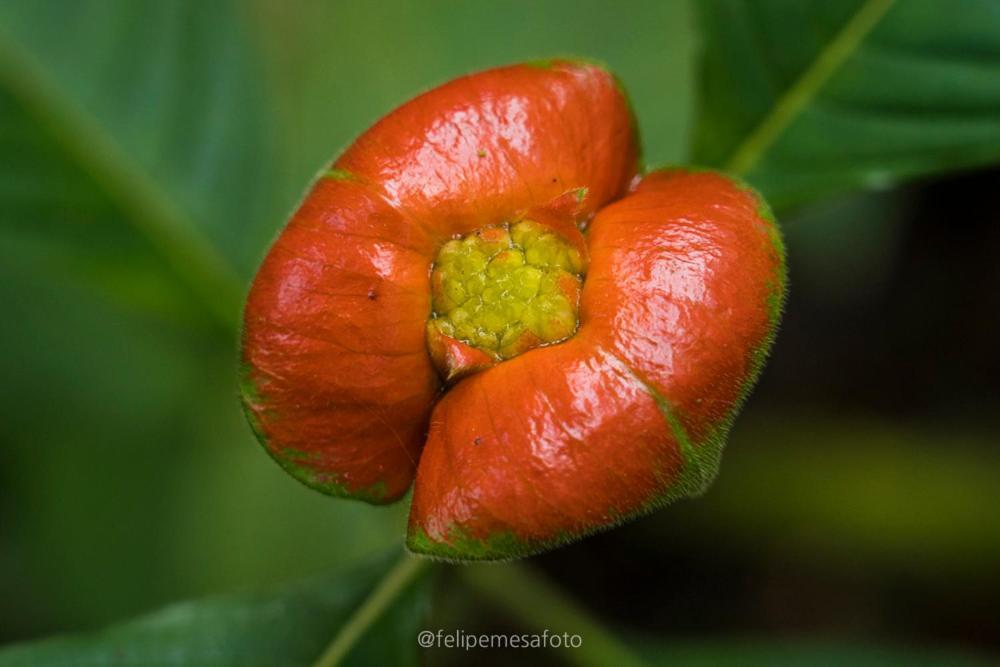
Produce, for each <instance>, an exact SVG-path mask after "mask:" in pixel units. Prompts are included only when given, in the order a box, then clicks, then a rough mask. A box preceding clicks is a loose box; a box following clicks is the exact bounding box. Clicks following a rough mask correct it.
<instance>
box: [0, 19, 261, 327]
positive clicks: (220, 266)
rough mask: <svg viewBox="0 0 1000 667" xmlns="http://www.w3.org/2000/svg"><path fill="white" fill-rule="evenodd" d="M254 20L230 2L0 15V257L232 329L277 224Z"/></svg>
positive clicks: (121, 296)
mask: <svg viewBox="0 0 1000 667" xmlns="http://www.w3.org/2000/svg"><path fill="white" fill-rule="evenodd" d="M243 23H244V22H243V21H241V20H240V15H239V13H238V12H237V11H235V9H234V8H233V7H231V6H230V4H229V3H226V2H213V3H200V2H193V1H182V2H169V3H157V2H151V1H147V2H132V1H130V0H112V1H103V0H102V1H92V2H81V3H36V2H23V1H22V2H6V3H2V4H0V151H2V152H3V154H4V156H5V159H4V164H3V166H2V168H0V248H2V249H3V250H6V251H7V252H8V253H10V254H12V255H18V256H24V255H25V254H27V255H28V256H29V257H34V258H37V262H33V264H35V265H36V269H37V270H40V271H43V272H46V273H49V272H51V273H61V272H63V270H64V269H70V270H71V271H72V274H71V275H73V276H74V277H76V278H77V279H84V280H86V281H88V282H90V283H91V284H95V285H97V286H99V287H101V288H102V289H103V290H106V291H108V292H110V293H111V294H112V296H115V297H117V298H119V299H123V300H125V301H126V302H129V303H132V304H138V305H142V306H144V307H146V308H148V309H151V310H154V311H165V312H166V313H167V314H168V315H178V314H180V315H182V316H185V317H187V318H188V319H190V318H191V317H192V313H190V312H186V311H190V304H189V302H193V303H195V304H200V307H201V309H202V313H205V314H208V315H209V316H211V317H213V318H215V319H216V320H217V321H219V322H221V323H222V324H223V325H224V326H225V327H226V328H227V330H230V331H231V330H232V328H233V326H234V324H235V322H236V319H237V317H238V314H239V309H240V301H241V299H242V292H243V287H242V283H243V280H242V278H241V275H247V274H248V272H249V269H250V268H251V267H252V266H253V264H254V263H255V262H256V259H257V257H258V256H259V252H260V240H261V237H262V235H261V234H260V233H259V232H258V233H254V232H255V231H257V230H260V229H261V228H263V227H266V228H267V229H270V228H271V227H272V225H273V220H274V219H275V218H276V217H277V215H278V212H277V210H276V208H275V204H274V201H275V200H274V198H273V193H272V191H270V190H268V189H267V188H263V187H261V185H262V184H263V183H266V181H267V177H268V170H269V169H274V168H275V165H274V164H273V162H274V160H273V159H272V158H273V155H272V154H273V152H274V151H273V146H272V145H271V143H270V139H269V137H268V134H267V131H266V130H267V123H266V118H267V113H268V112H267V106H266V104H265V99H264V98H262V97H261V96H260V94H259V92H258V88H257V83H256V80H257V77H258V73H257V72H256V68H255V66H254V62H255V61H254V58H253V57H252V53H251V51H250V44H249V42H248V40H247V38H246V35H245V29H244V26H243ZM66 26H72V29H67V27H66Z"/></svg>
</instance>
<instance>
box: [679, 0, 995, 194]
mask: <svg viewBox="0 0 1000 667" xmlns="http://www.w3.org/2000/svg"><path fill="white" fill-rule="evenodd" d="M699 7H700V14H701V24H702V26H703V30H704V33H705V36H704V37H705V46H704V55H703V60H702V74H701V80H700V88H701V94H700V104H699V107H700V109H699V112H698V114H697V119H698V126H697V131H696V138H695V150H694V153H695V158H696V159H697V160H698V161H700V162H703V163H706V164H712V165H719V166H722V167H724V168H726V169H728V170H730V171H734V172H739V173H744V174H745V175H746V176H747V178H748V179H749V180H750V182H752V183H753V184H754V185H756V186H757V187H759V188H761V189H762V190H763V191H764V192H765V194H767V195H768V197H769V198H770V199H771V200H772V204H774V205H776V206H786V205H790V204H797V203H801V202H805V201H809V200H814V199H818V198H820V197H823V196H826V195H829V194H831V193H834V192H838V191H844V190H849V189H852V188H859V187H886V186H889V185H891V184H893V183H896V182H898V181H900V180H902V179H905V178H908V177H913V176H918V175H922V174H931V173H935V172H941V171H945V170H951V169H959V168H964V167H972V166H975V165H981V164H985V163H989V162H993V161H996V160H997V159H1000V114H998V113H997V110H998V109H1000V5H998V4H997V3H996V2H995V1H994V0H965V1H963V2H961V3H958V4H955V3H947V2H935V1H934V0H912V1H909V2H899V3H895V4H893V2H892V0H864V1H862V0H835V1H833V2H787V1H783V0H763V1H757V0H754V1H753V2H751V1H750V0H710V1H708V2H704V3H699Z"/></svg>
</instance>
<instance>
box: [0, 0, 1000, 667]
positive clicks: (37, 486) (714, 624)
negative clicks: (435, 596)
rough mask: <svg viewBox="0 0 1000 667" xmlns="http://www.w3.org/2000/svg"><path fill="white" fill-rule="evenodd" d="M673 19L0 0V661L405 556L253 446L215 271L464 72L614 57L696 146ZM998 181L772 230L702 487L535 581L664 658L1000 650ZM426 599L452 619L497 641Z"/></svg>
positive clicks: (639, 107)
mask: <svg viewBox="0 0 1000 667" xmlns="http://www.w3.org/2000/svg"><path fill="white" fill-rule="evenodd" d="M693 14H694V12H693V9H692V7H691V6H689V4H688V3H686V2H680V1H674V2H627V3H596V2H595V3H579V2H571V1H565V2H544V3H542V2H537V3H536V2H517V3H513V2H489V3H480V2H468V3H465V2H426V3H409V2H379V3H361V2H354V3H348V2H342V3H339V2H338V3H313V2H280V3H278V2H266V1H263V0H260V1H257V2H244V3H233V4H230V3H225V2H221V1H220V2H207V3H200V2H180V1H168V2H149V3H135V2H131V1H129V0H101V1H96V2H82V3H77V2H51V3H33V2H3V3H0V154H2V155H3V160H2V162H0V303H2V304H3V305H4V311H5V312H4V318H3V324H2V325H0V378H2V382H0V643H4V642H12V641H16V640H23V639H30V638H35V637H39V636H42V635H47V634H50V633H55V632H66V631H77V630H86V629H93V628H97V627H100V626H103V625H105V624H107V623H108V622H111V621H114V620H117V619H122V618H125V617H128V616H131V615H134V614H137V613H139V612H143V611H146V610H149V609H151V608H154V607H156V606H159V605H162V604H164V603H166V602H169V601H173V600H178V599H184V598H191V597H197V596H201V595H204V594H207V593H215V592H221V591H229V590H234V589H247V588H255V587H258V586H262V585H269V584H274V583H277V582H284V581H290V580H294V579H297V578H301V577H303V576H305V575H308V574H311V573H316V572H320V571H324V570H327V569H329V568H331V567H335V566H337V565H338V564H342V563H349V562H356V561H358V560H360V559H364V558H366V557H367V556H369V555H371V554H375V553H378V552H381V551H382V550H384V549H385V548H387V547H391V546H394V545H398V544H399V543H400V542H401V539H402V534H403V531H404V523H405V511H406V507H405V506H403V505H400V506H397V507H392V508H388V509H376V508H370V507H367V506H362V505H359V504H354V503H350V502H337V501H332V500H330V499H328V498H325V497H323V496H321V495H319V494H317V493H314V492H312V491H309V490H307V489H306V488H304V487H302V486H300V485H299V484H296V483H295V482H293V481H292V480H291V479H290V478H288V477H287V476H285V475H284V473H282V472H281V471H280V470H279V468H278V467H277V466H275V465H274V464H273V463H272V461H271V460H270V459H269V458H268V457H267V456H265V455H264V454H263V452H262V451H261V450H260V448H259V447H258V446H257V445H256V444H255V443H254V441H253V437H252V435H251V433H250V430H249V428H248V427H247V426H246V424H245V422H244V420H243V418H242V415H241V413H240V409H239V405H238V401H237V397H236V389H235V381H234V366H235V363H234V362H235V355H236V351H235V333H234V329H233V328H232V326H231V325H232V317H233V316H235V310H234V309H233V304H236V306H235V307H238V300H239V299H240V298H241V296H242V295H241V294H240V293H238V290H237V291H236V292H234V291H233V289H232V288H231V285H239V286H241V289H242V286H244V285H246V284H247V283H248V281H249V279H250V278H251V276H252V274H253V271H254V269H255V267H256V265H257V263H258V262H259V260H260V259H261V257H262V256H263V253H264V252H265V250H266V247H267V245H268V243H269V241H270V239H271V238H272V237H273V236H274V235H275V233H276V232H277V230H278V229H279V228H280V226H281V224H282V223H283V221H284V219H285V217H286V216H287V214H288V213H289V211H290V210H291V209H292V208H293V207H294V206H295V204H296V202H297V200H298V198H299V197H300V196H301V192H302V190H303V188H304V186H305V185H306V184H307V183H308V182H309V180H310V178H311V177H312V175H313V174H314V173H315V172H316V171H317V170H318V169H319V168H320V166H321V165H322V164H323V163H324V162H325V161H327V160H328V159H330V158H331V157H332V156H333V155H335V154H336V153H337V152H338V151H339V150H341V149H342V148H343V147H344V146H346V145H347V144H348V143H350V141H351V140H352V139H353V138H354V137H355V136H356V135H357V134H359V133H360V132H361V131H362V130H364V129H365V128H366V127H367V126H368V125H370V124H371V123H372V122H373V120H374V119H376V118H377V117H379V116H380V115H382V114H384V113H386V112H388V111H389V110H391V109H392V108H393V107H395V106H396V105H398V104H399V103H401V102H403V101H405V100H406V99H408V98H410V97H412V96H413V95H414V94H416V93H418V92H420V91H422V90H425V89H427V88H428V87H430V86H432V85H434V84H437V83H440V82H443V81H445V80H447V79H449V78H451V77H454V76H456V75H459V74H462V73H466V72H470V71H474V70H477V69H481V68H484V67H488V66H492V65H497V64H503V63H508V62H514V61H519V60H525V59H532V58H539V57H546V56H551V55H554V54H582V55H586V56H590V57H594V58H598V59H601V60H604V61H606V62H607V63H609V64H610V66H611V67H612V68H613V69H614V70H615V71H616V72H617V73H618V74H619V75H620V76H621V78H622V80H623V82H624V84H625V86H626V87H627V89H628V90H629V92H630V94H631V96H632V98H633V101H634V104H635V108H636V111H637V115H638V117H639V121H640V125H641V128H642V134H643V139H644V143H645V156H646V160H647V162H649V163H651V164H662V163H670V162H680V161H684V160H685V158H686V157H687V153H688V147H689V145H690V144H691V142H692V140H691V136H692V129H693V126H694V122H695V93H696V90H695V60H696V54H697V49H698V48H699V40H698V32H697V30H696V29H695V26H694V15H693ZM998 184H1000V171H997V170H996V169H995V168H994V169H990V168H988V167H983V168H981V169H980V170H978V171H974V172H966V173H963V174H960V175H952V176H949V177H947V178H945V177H940V178H935V179H924V180H923V181H920V182H918V183H915V184H911V185H908V186H906V187H903V188H897V189H893V190H885V191H882V192H874V193H871V192H870V193H867V194H861V195H844V196H838V197H835V198H833V199H829V200H825V201H824V202H822V203H819V204H812V205H809V206H799V207H798V208H795V209H783V210H781V211H779V212H780V213H781V216H780V217H781V219H782V222H783V225H784V229H785V233H786V236H787V243H788V247H789V252H790V264H791V276H792V297H791V301H790V303H789V305H788V309H787V312H786V318H785V323H784V326H783V328H782V331H781V333H780V336H779V338H778V343H777V346H776V349H775V352H774V354H773V358H772V362H771V364H770V365H769V367H768V368H767V369H766V371H765V375H764V379H763V381H762V384H761V386H760V387H759V389H758V391H757V392H756V394H755V395H754V396H753V397H752V398H751V401H750V403H749V405H748V407H747V409H746V411H745V413H744V415H743V417H742V418H741V419H740V420H739V421H738V422H737V426H736V428H735V431H734V433H733V436H732V439H731V442H730V446H729V449H728V452H727V455H726V457H725V460H724V464H723V470H722V474H721V476H720V478H719V480H718V482H717V483H716V485H715V487H714V488H713V489H712V490H711V491H710V492H709V493H708V494H707V495H706V497H705V498H704V499H702V500H699V501H694V502H691V501H688V502H684V503H681V504H678V505H677V506H676V507H673V508H670V509H668V510H665V511H662V512H659V513H657V514H655V515H653V516H651V517H648V518H646V519H644V520H641V521H638V522H636V523H634V524H631V525H629V526H626V527H624V528H622V529H619V530H616V531H612V532H611V533H607V534H604V535H601V536H598V537H595V538H593V539H590V540H587V541H585V542H583V543H581V544H578V545H575V546H572V547H569V548H566V549H562V550H559V551H557V552H553V553H550V554H547V555H545V556H543V557H541V558H538V559H535V561H534V562H535V563H536V564H538V565H539V566H540V567H541V568H542V569H543V570H545V571H546V572H547V573H549V574H550V575H551V576H552V577H553V578H554V579H555V580H556V581H558V582H559V583H560V584H563V585H564V588H565V589H566V590H568V591H572V595H573V597H574V598H575V599H577V600H578V601H580V602H581V603H582V604H584V605H585V606H587V607H588V608H589V609H591V610H592V611H594V613H595V614H597V615H598V616H600V617H601V618H603V619H604V620H605V621H607V622H608V623H609V624H610V625H611V626H613V627H615V628H620V629H621V630H622V631H623V632H625V633H626V634H628V633H632V634H636V635H643V636H649V637H653V638H656V639H657V640H671V639H679V640H685V641H687V640H694V641H712V640H714V639H716V638H720V637H760V638H772V639H817V638H818V639H833V640H845V641H849V642H863V643H867V642H872V643H888V644H901V645H911V646H917V647H923V646H951V647H957V648H958V649H960V650H961V651H964V652H970V653H980V654H997V653H998V652H1000V519H998V517H997V509H998V508H1000V449H998V446H1000V443H998V433H1000V409H998V403H1000V392H998V391H997V387H998V381H997V378H998V377H1000V351H998V348H997V340H998V339H1000V315H998V313H1000V264H998V263H997V261H996V258H997V257H998V256H1000V224H998V223H1000V219H998V213H997V211H998V208H997V206H996V201H995V197H996V192H997V191H998ZM178 230H179V231H178ZM191 230H197V233H191ZM198 239H203V241H199V240H198ZM192 258H193V259H192ZM230 273H231V274H233V275H234V280H233V281H232V282H225V281H217V284H216V283H213V282H212V280H213V279H215V278H217V277H218V276H227V275H229V274H230ZM202 275H208V276H210V279H206V280H200V279H199V276H202ZM404 505H405V504H404ZM465 595H470V596H471V597H469V598H468V599H467V600H466V601H465V602H463V601H462V600H463V599H464V598H463V597H462V596H465ZM439 596H444V597H446V598H448V599H447V600H446V601H445V602H447V604H443V605H441V607H442V608H444V609H445V611H443V612H440V613H441V614H445V616H446V611H447V609H448V608H452V607H455V608H457V609H460V610H462V611H461V615H462V617H463V618H468V619H472V620H470V621H469V622H470V624H478V625H481V626H482V627H486V628H493V627H504V625H505V624H508V623H511V621H510V620H508V619H504V617H503V616H502V615H497V614H495V613H494V612H493V611H491V610H489V609H487V608H485V607H483V606H482V605H479V604H477V603H476V598H475V596H474V595H471V594H467V593H464V592H462V590H461V588H460V587H456V586H446V587H445V590H444V591H443V592H439ZM449 605H450V606H449ZM453 611H454V610H453ZM454 613H458V612H454ZM433 655H437V654H433ZM438 657H439V658H440V659H441V660H447V656H438ZM498 664H499V663H498Z"/></svg>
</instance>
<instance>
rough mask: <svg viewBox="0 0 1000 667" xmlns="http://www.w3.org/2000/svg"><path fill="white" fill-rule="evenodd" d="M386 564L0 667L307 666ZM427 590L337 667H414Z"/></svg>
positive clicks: (154, 618)
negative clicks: (346, 665) (67, 666)
mask: <svg viewBox="0 0 1000 667" xmlns="http://www.w3.org/2000/svg"><path fill="white" fill-rule="evenodd" d="M393 557H397V556H396V554H393ZM391 564H392V559H378V560H376V561H374V562H372V563H369V564H366V565H364V566H362V567H358V568H355V569H351V570H345V571H340V572H337V573H334V574H331V575H327V576H323V577H318V578H315V579H311V580H308V581H304V582H301V583H299V584H296V585H293V586H289V587H286V588H284V589H282V590H278V591H275V592H269V593H257V594H241V595H230V596H226V597H216V598H209V599H205V600H199V601H194V602H183V603H179V604H175V605H173V606H170V607H167V608H165V609H162V610H160V611H158V612H155V613H153V614H150V615H148V616H145V617H142V618H139V619H136V620H133V621H130V622H127V623H124V624H122V625H118V626H115V627H112V628H109V629H107V630H104V631H102V632H98V633H94V634H90V635H81V636H76V637H66V638H56V639H48V640H43V641H39V642H34V643H25V644H20V645H15V646H12V647H9V648H7V649H5V650H3V651H0V667H21V666H22V665H23V666H28V665H31V666H32V667H54V666H56V665H76V666H80V665H102V666H104V665H106V666H117V667H132V666H134V667H157V666H159V665H164V666H165V665H172V666H177V665H191V666H194V665H197V666H198V667H229V666H231V667H286V666H287V665H308V664H311V663H312V662H313V660H315V659H316V658H317V657H318V656H319V655H320V653H321V652H322V651H323V648H324V646H325V645H326V644H327V643H328V642H329V640H330V638H331V637H332V636H334V635H335V634H336V632H337V630H338V629H339V628H340V627H341V626H343V625H344V624H345V623H346V622H347V621H348V619H349V618H351V616H352V614H353V613H354V612H355V610H356V609H357V608H358V607H359V606H360V605H361V603H362V602H363V601H364V599H365V598H366V597H367V596H368V594H369V593H370V592H371V591H372V590H373V589H374V588H375V586H376V585H377V583H378V581H379V579H380V578H381V577H382V576H383V575H384V574H385V573H386V572H387V571H388V569H389V567H390V566H391ZM428 589H429V586H428V582H427V580H426V579H420V580H417V581H415V582H411V583H410V584H409V585H408V586H407V587H406V588H405V589H404V591H403V592H402V594H401V595H400V596H399V597H397V598H396V599H395V600H394V601H393V603H392V604H391V606H389V607H388V608H387V609H386V610H385V612H384V613H383V614H382V615H381V616H380V617H379V618H378V619H377V620H376V621H375V622H374V623H373V624H372V625H371V626H370V627H369V628H368V629H367V631H366V632H365V633H364V634H363V635H361V636H360V638H359V639H358V642H357V643H356V644H354V645H353V648H352V649H351V651H350V652H349V653H348V654H347V656H346V660H345V663H344V664H348V665H400V666H402V667H405V666H406V665H417V664H418V653H417V651H418V647H417V643H416V636H417V631H418V630H419V627H420V624H421V622H422V620H423V618H424V615H425V613H426V607H427V598H428Z"/></svg>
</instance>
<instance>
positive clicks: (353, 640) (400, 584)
mask: <svg viewBox="0 0 1000 667" xmlns="http://www.w3.org/2000/svg"><path fill="white" fill-rule="evenodd" d="M431 562H432V561H430V560H428V559H426V558H416V557H414V556H411V555H409V554H408V553H405V552H404V553H403V555H402V556H400V558H399V560H398V561H396V564H395V565H393V566H392V568H391V569H390V570H389V571H388V572H386V573H385V576H383V577H382V579H381V580H380V581H379V582H378V585H377V586H375V589H374V590H372V592H371V594H370V595H369V596H368V597H367V598H365V601H364V602H363V603H362V604H361V606H360V607H358V608H357V610H355V612H354V613H353V614H351V617H350V618H349V619H348V620H347V623H345V624H344V625H343V626H342V627H341V628H340V631H339V632H337V634H336V636H334V638H333V639H332V640H331V641H330V643H329V644H328V645H327V647H326V649H325V650H324V651H323V654H322V655H320V657H319V658H318V659H317V660H316V662H314V663H313V667H335V666H336V665H339V664H340V663H341V661H342V660H343V659H344V658H346V657H347V655H348V653H350V652H351V649H352V648H354V646H355V645H356V644H357V643H358V640H359V639H361V637H362V636H364V634H365V632H366V631H367V630H368V628H370V627H371V625H372V624H373V623H374V622H375V621H377V620H378V619H379V618H380V617H381V616H382V614H383V613H385V610H386V609H387V608H388V607H389V605H391V604H392V603H393V602H394V601H395V600H396V599H397V598H398V597H399V596H400V595H401V594H402V593H403V591H405V590H406V589H407V588H408V587H409V585H410V584H411V583H413V582H414V581H415V580H416V579H417V578H418V577H419V576H420V575H421V574H422V573H424V572H425V571H427V569H428V567H429V566H430V565H431Z"/></svg>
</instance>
